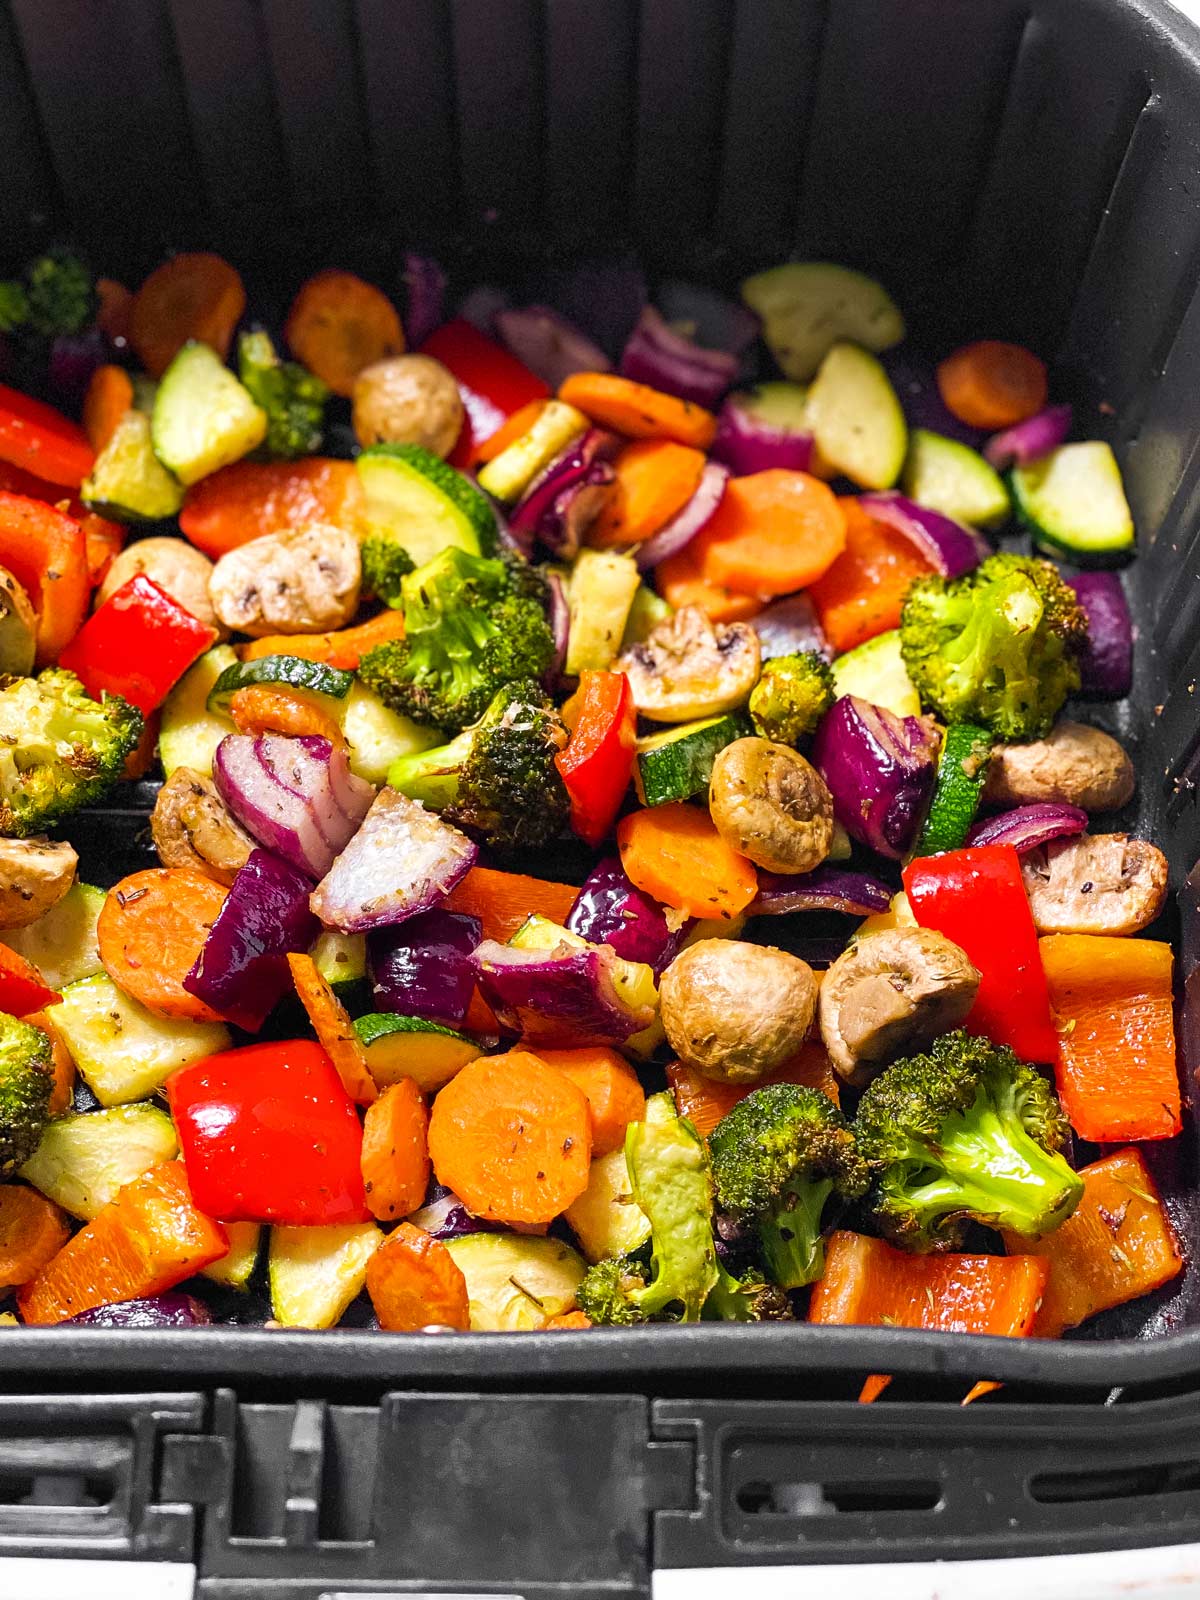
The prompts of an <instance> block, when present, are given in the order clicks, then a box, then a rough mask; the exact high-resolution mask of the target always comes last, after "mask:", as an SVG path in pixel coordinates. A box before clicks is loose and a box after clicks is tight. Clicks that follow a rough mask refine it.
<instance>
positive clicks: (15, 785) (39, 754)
mask: <svg viewBox="0 0 1200 1600" xmlns="http://www.w3.org/2000/svg"><path fill="white" fill-rule="evenodd" d="M141 732H142V714H141V712H140V711H138V710H137V708H136V707H135V706H131V705H130V704H129V702H128V701H127V700H123V699H122V698H121V696H120V695H109V694H106V695H105V696H104V697H103V699H102V700H99V701H96V700H93V699H91V698H90V696H89V695H88V694H87V693H86V691H85V690H84V687H83V685H82V683H80V681H79V679H78V678H77V677H76V676H75V674H74V673H73V672H66V671H64V670H63V669H62V668H61V667H49V668H47V669H46V671H45V672H41V673H39V674H38V676H37V677H36V678H0V835H4V836H6V837H8V838H18V839H24V838H27V837H28V836H29V835H30V834H33V833H44V832H45V830H46V829H47V828H48V827H49V826H51V825H52V824H53V823H56V822H61V821H62V819H63V818H64V817H66V816H69V815H70V814H71V812H73V811H77V810H78V809H79V807H80V806H83V805H87V804H88V803H89V802H90V801H93V800H98V799H99V798H100V796H101V795H102V794H104V793H106V792H107V790H108V789H109V788H110V787H111V786H112V785H113V784H114V783H115V782H116V781H117V779H118V778H119V777H120V776H121V768H122V766H123V765H124V762H125V757H126V756H127V755H128V754H129V752H130V751H131V750H132V749H133V747H134V745H135V744H137V742H138V739H139V738H140V737H141Z"/></svg>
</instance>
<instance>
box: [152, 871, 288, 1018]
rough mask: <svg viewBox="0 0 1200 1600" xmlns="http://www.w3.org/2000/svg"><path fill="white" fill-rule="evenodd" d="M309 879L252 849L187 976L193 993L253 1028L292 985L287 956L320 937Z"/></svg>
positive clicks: (222, 1013) (214, 1008)
mask: <svg viewBox="0 0 1200 1600" xmlns="http://www.w3.org/2000/svg"><path fill="white" fill-rule="evenodd" d="M311 889H312V885H311V884H310V883H309V881H308V879H307V878H306V877H305V876H304V874H303V873H302V872H300V871H298V870H297V868H296V867H294V866H293V865H292V864H291V863H290V862H288V861H283V860H281V859H280V858H279V857H278V856H275V855H272V854H271V853H270V852H269V851H267V850H252V851H251V852H250V858H249V860H248V861H247V862H246V865H245V866H244V867H242V868H241V869H240V870H239V872H238V874H237V876H236V877H235V878H234V880H233V884H232V886H231V887H230V890H229V893H228V894H227V895H226V896H225V903H224V905H223V906H222V907H221V909H220V911H219V912H218V913H217V920H216V921H215V922H214V923H213V925H212V927H211V928H210V929H209V931H208V937H207V939H205V941H204V945H203V947H202V949H201V951H200V954H199V956H198V957H197V958H196V964H195V966H193V968H192V970H191V971H190V972H189V973H188V975H187V977H186V978H185V979H184V980H183V987H184V988H185V989H186V990H187V991H188V993H189V994H194V995H195V996H196V997H197V998H198V999H200V1000H203V1001H204V1002H205V1004H206V1005H210V1006H211V1007H212V1008H213V1010H214V1011H218V1012H220V1014H221V1016H223V1017H227V1018H228V1019H229V1021H230V1022H235V1023H236V1024H237V1025H238V1027H239V1028H245V1029H246V1030H247V1032H249V1033H256V1032H257V1031H258V1029H259V1028H261V1027H262V1025H263V1023H264V1022H265V1021H266V1020H267V1017H268V1016H269V1015H270V1013H271V1011H272V1010H273V1009H274V1008H275V1006H276V1005H277V1004H278V1003H279V1001H280V1000H282V998H283V996H284V995H285V994H286V993H287V991H288V990H289V989H290V988H291V987H292V977H291V972H290V971H289V969H288V964H287V958H288V955H289V954H290V953H291V952H292V951H300V950H307V949H308V948H309V947H310V945H311V944H312V942H313V940H314V939H315V938H316V937H317V933H318V932H319V929H318V927H317V919H316V918H315V917H314V916H313V914H312V912H311V911H310V910H309V908H308V897H309V893H310V892H311Z"/></svg>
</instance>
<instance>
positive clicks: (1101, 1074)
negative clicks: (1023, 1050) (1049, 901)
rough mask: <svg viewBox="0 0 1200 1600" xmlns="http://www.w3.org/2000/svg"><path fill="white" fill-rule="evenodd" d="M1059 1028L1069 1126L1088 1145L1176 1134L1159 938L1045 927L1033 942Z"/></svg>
mask: <svg viewBox="0 0 1200 1600" xmlns="http://www.w3.org/2000/svg"><path fill="white" fill-rule="evenodd" d="M1039 948H1040V950H1041V956H1042V965H1043V967H1044V968H1045V970H1046V982H1047V985H1048V987H1049V991H1050V1008H1051V1011H1052V1013H1053V1016H1054V1021H1055V1025H1056V1027H1057V1029H1058V1036H1059V1064H1058V1071H1057V1074H1056V1078H1057V1084H1058V1093H1059V1097H1060V1098H1061V1100H1062V1103H1063V1110H1064V1111H1065V1112H1066V1113H1067V1118H1068V1120H1069V1121H1070V1124H1071V1126H1072V1127H1073V1128H1074V1129H1075V1132H1076V1133H1078V1134H1080V1135H1081V1136H1082V1137H1083V1138H1085V1139H1094V1140H1095V1141H1096V1143H1097V1144H1115V1143H1117V1142H1118V1141H1119V1140H1122V1139H1170V1138H1173V1137H1174V1135H1175V1134H1177V1133H1178V1132H1179V1129H1180V1127H1181V1125H1182V1124H1181V1120H1180V1093H1179V1071H1178V1068H1177V1066H1176V1062H1175V1020H1174V1005H1173V997H1172V992H1171V968H1172V963H1173V961H1174V954H1173V952H1172V950H1171V946H1170V945H1169V944H1164V943H1163V942H1162V941H1161V940H1158V939H1120V938H1115V937H1111V936H1106V935H1100V934H1090V933H1053V934H1050V935H1049V936H1048V937H1047V938H1045V939H1042V940H1040V941H1039Z"/></svg>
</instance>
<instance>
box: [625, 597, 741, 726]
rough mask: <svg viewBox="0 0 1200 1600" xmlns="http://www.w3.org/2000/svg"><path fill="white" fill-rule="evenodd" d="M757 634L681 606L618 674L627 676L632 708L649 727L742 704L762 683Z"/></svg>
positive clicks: (634, 648)
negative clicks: (647, 719) (759, 680)
mask: <svg viewBox="0 0 1200 1600" xmlns="http://www.w3.org/2000/svg"><path fill="white" fill-rule="evenodd" d="M761 665H762V656H761V651H760V647H759V643H758V635H757V634H756V633H755V631H754V629H753V628H750V627H747V626H746V624H745V623H744V622H734V623H730V625H729V626H728V627H724V626H722V625H721V624H720V623H718V624H717V625H716V626H714V625H713V624H712V623H711V622H710V621H709V620H708V618H707V617H706V616H705V614H704V612H703V611H701V609H700V607H699V606H681V607H680V609H679V610H678V611H677V612H676V613H675V615H674V616H673V617H671V618H670V619H669V620H668V621H666V622H660V623H659V625H658V626H657V627H656V628H654V629H652V630H651V632H650V633H649V634H648V635H647V637H646V638H645V639H643V640H642V641H641V643H640V644H634V645H631V646H630V647H629V649H628V650H626V651H625V652H624V653H623V654H622V655H621V656H620V657H619V658H618V659H617V662H616V665H615V668H614V670H615V671H617V672H623V673H624V674H625V676H626V677H627V678H628V679H629V686H630V688H631V689H632V690H633V703H634V705H635V706H636V707H637V708H638V711H639V712H640V713H641V715H642V716H643V717H648V718H649V719H650V721H651V722H690V721H691V720H692V719H693V718H694V717H715V716H718V715H719V714H720V713H721V712H722V711H732V710H733V709H734V707H735V706H740V705H744V704H745V702H746V701H747V699H748V698H749V696H750V691H751V689H753V687H754V685H755V684H756V683H757V682H758V674H759V668H760V666H761Z"/></svg>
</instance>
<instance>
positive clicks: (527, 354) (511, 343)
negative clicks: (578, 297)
mask: <svg viewBox="0 0 1200 1600" xmlns="http://www.w3.org/2000/svg"><path fill="white" fill-rule="evenodd" d="M494 323H495V328H496V334H497V337H498V338H499V340H500V342H501V344H503V345H504V346H505V347H506V348H507V349H508V350H509V351H510V352H511V353H512V354H513V355H514V356H516V358H517V360H518V361H521V362H523V363H524V364H525V366H527V367H528V368H529V370H530V372H532V373H534V374H536V376H537V377H539V378H541V380H542V382H543V383H548V384H549V385H550V387H551V388H552V389H557V388H558V386H559V384H560V383H562V382H563V380H564V379H565V378H569V377H570V376H571V374H572V373H573V372H610V371H611V370H612V362H611V361H610V360H609V359H608V357H607V356H606V355H605V354H604V351H603V350H601V348H600V346H599V345H597V344H593V343H592V341H591V340H590V339H589V338H588V336H587V334H586V333H583V332H581V331H580V329H579V328H577V327H576V326H575V324H574V323H573V322H569V321H568V320H567V318H566V317H563V316H560V315H559V313H558V312H557V311H553V310H551V308H550V307H549V306H520V307H518V308H517V309H516V310H512V311H509V310H504V311H497V313H496V315H495V318H494Z"/></svg>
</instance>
